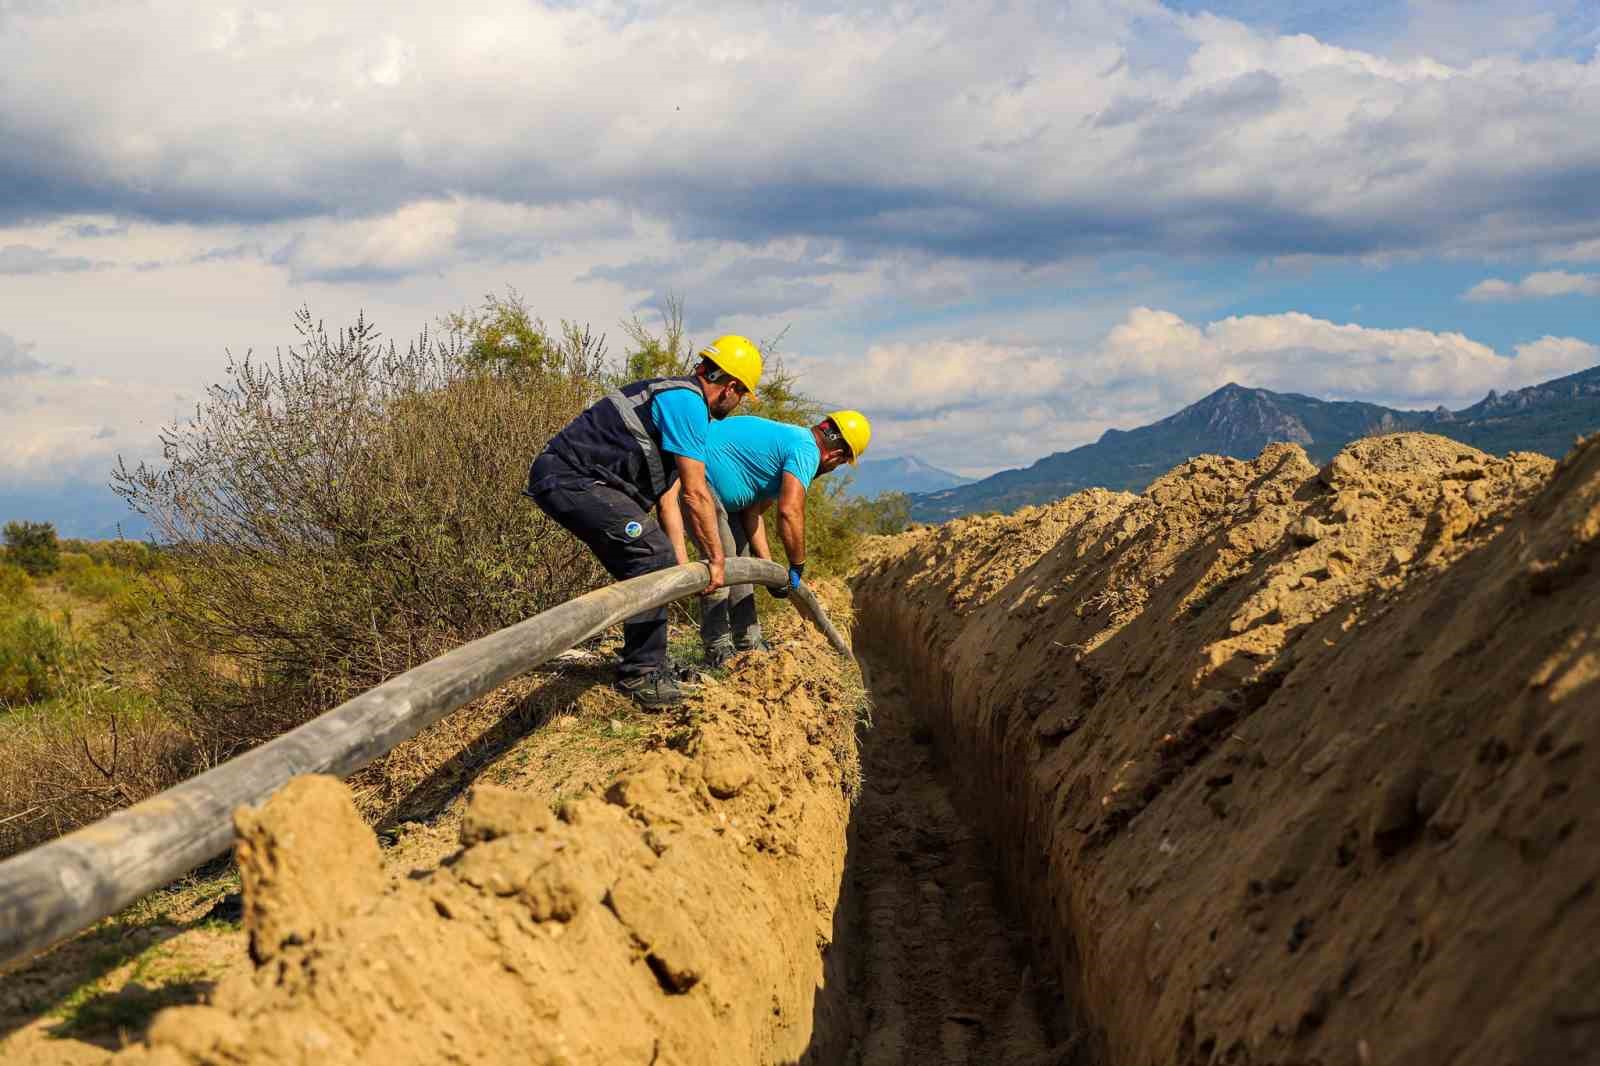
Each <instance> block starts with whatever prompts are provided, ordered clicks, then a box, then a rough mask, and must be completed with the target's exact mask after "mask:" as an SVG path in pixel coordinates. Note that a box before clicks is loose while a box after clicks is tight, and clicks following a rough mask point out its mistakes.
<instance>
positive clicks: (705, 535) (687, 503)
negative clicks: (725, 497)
mask: <svg viewBox="0 0 1600 1066" xmlns="http://www.w3.org/2000/svg"><path fill="white" fill-rule="evenodd" d="M675 458H676V460H677V463H678V481H679V482H680V483H681V484H682V497H683V499H682V506H683V507H685V508H687V509H688V512H689V513H688V516H687V523H688V526H689V532H691V533H693V534H694V539H695V541H696V543H698V544H699V545H700V548H701V550H702V551H704V552H705V553H706V565H707V566H708V567H710V569H711V583H710V584H709V585H707V586H706V589H705V590H706V592H708V593H710V592H715V591H717V589H719V588H721V587H722V586H723V583H724V582H725V580H726V577H727V574H726V571H725V569H724V561H725V557H724V556H723V553H722V536H721V534H719V533H718V532H717V504H716V500H715V499H714V498H713V497H712V495H711V486H710V485H709V484H707V483H706V464H704V463H702V462H700V460H698V459H690V458H687V457H686V456H682V455H679V456H675Z"/></svg>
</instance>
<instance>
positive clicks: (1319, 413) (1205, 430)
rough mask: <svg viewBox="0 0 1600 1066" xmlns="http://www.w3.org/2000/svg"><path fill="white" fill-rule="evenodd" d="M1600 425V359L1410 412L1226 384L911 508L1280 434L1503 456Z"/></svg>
mask: <svg viewBox="0 0 1600 1066" xmlns="http://www.w3.org/2000/svg"><path fill="white" fill-rule="evenodd" d="M1596 429H1600V366H1597V367H1591V368H1589V369H1588V370H1582V371H1579V372H1578V373H1576V374H1570V375H1568V376H1566V377H1562V378H1557V379H1555V380H1554V381H1547V382H1545V383H1543V384H1541V385H1533V386H1530V387H1528V388H1525V389H1517V390H1515V391H1512V392H1506V393H1498V392H1493V391H1491V392H1490V393H1489V395H1487V396H1485V397H1484V398H1483V399H1482V400H1480V401H1479V402H1478V403H1475V404H1473V405H1472V406H1471V407H1467V408H1464V409H1462V410H1460V411H1451V410H1448V409H1446V408H1444V407H1438V408H1435V409H1434V410H1432V411H1405V410H1399V409H1396V408H1392V407H1383V406H1380V405H1378V404H1371V403H1353V402H1348V401H1336V400H1319V399H1316V398H1315V397H1311V396H1301V395H1298V394H1295V393H1282V392H1271V391H1269V390H1267V389H1250V388H1245V387H1244V386H1242V385H1233V384H1229V385H1224V386H1223V387H1222V388H1220V389H1218V390H1217V391H1216V392H1213V393H1212V394H1211V395H1209V396H1207V397H1206V398H1205V399H1203V400H1200V401H1199V402H1197V403H1194V404H1191V405H1190V406H1188V407H1185V408H1184V409H1183V410H1181V411H1179V412H1178V413H1177V414H1174V415H1171V416H1169V417H1167V418H1163V419H1162V420H1161V421H1159V422H1154V423H1152V424H1150V425H1148V426H1140V427H1139V428H1138V429H1130V430H1119V429H1108V430H1106V431H1105V433H1104V434H1103V435H1102V436H1101V437H1100V439H1099V440H1098V441H1096V442H1095V443H1093V444H1085V445H1083V446H1082V447H1079V448H1074V449H1072V450H1071V451H1066V452H1056V453H1055V454H1053V455H1047V456H1045V457H1044V458H1043V459H1040V460H1039V461H1038V462H1036V463H1034V464H1033V465H1032V466H1030V467H1027V468H1026V469H1023V470H1002V471H1000V472H999V473H997V474H992V475H990V476H989V477H986V478H983V479H981V480H978V481H974V482H971V483H970V484H966V485H960V486H956V487H953V488H948V489H942V490H939V491H933V492H923V493H918V494H916V495H913V496H912V498H911V516H912V518H914V519H916V520H918V521H922V522H943V521H945V520H946V519H949V518H955V517H957V516H959V515H964V514H973V513H976V512H980V511H1013V510H1016V509H1017V508H1018V507H1022V506H1024V505H1026V504H1032V503H1046V502H1048V501H1050V500H1057V499H1060V498H1061V497H1063V496H1067V495H1070V494H1071V493H1074V492H1078V491H1080V490H1082V489H1087V488H1097V487H1098V488H1108V489H1123V490H1126V491H1130V492H1142V491H1143V490H1144V489H1145V487H1146V486H1148V485H1149V484H1150V482H1151V481H1153V480H1155V479H1156V478H1157V477H1159V476H1161V475H1162V474H1164V473H1166V472H1167V471H1168V470H1170V469H1172V468H1173V467H1174V466H1177V465H1178V464H1179V463H1182V462H1184V461H1186V460H1188V459H1190V458H1192V457H1194V456H1196V455H1205V454H1211V455H1231V456H1235V457H1237V458H1253V457H1254V456H1256V455H1257V454H1259V453H1260V451H1261V449H1262V448H1263V447H1265V446H1266V445H1268V444H1270V443H1272V442H1273V441H1293V442H1294V443H1296V444H1300V445H1302V446H1303V447H1304V448H1305V450H1306V452H1307V454H1308V455H1310V456H1311V459H1312V461H1313V462H1317V463H1322V462H1326V461H1327V460H1329V459H1331V458H1333V456H1334V455H1335V454H1337V453H1338V451H1339V449H1341V448H1343V447H1344V446H1345V445H1346V444H1348V443H1350V442H1351V441H1353V440H1355V439H1356V438H1358V437H1364V436H1370V435H1372V434H1376V433H1395V432H1399V431H1401V430H1421V431H1423V432H1427V433H1437V434H1439V435H1440V436H1444V437H1450V438H1452V439H1454V440H1458V441H1461V442H1462V443H1464V444H1470V445H1472V446H1473V447H1475V448H1480V449H1482V450H1483V451H1486V452H1490V453H1493V454H1496V455H1504V454H1505V453H1507V452H1512V451H1529V452H1541V453H1543V454H1545V455H1548V456H1551V457H1552V458H1560V457H1561V456H1563V455H1565V454H1566V453H1567V452H1568V450H1570V449H1571V447H1572V443H1573V440H1574V439H1575V438H1576V437H1578V436H1579V435H1581V434H1585V433H1593V432H1594V431H1595V430H1596Z"/></svg>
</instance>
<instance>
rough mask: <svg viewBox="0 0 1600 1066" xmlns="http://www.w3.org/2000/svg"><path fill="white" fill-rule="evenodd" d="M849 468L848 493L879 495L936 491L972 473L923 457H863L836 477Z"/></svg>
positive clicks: (961, 482)
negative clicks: (955, 471)
mask: <svg viewBox="0 0 1600 1066" xmlns="http://www.w3.org/2000/svg"><path fill="white" fill-rule="evenodd" d="M846 472H848V474H849V477H850V481H849V484H848V486H847V487H846V488H845V494H846V495H848V496H869V497H870V496H879V495H882V494H883V493H885V492H937V491H938V490H940V489H949V488H955V487H956V486H958V485H967V484H970V483H971V482H972V480H973V479H972V478H970V477H962V476H961V475H960V474H952V473H950V471H948V470H940V469H939V468H938V467H936V466H929V465H928V464H927V463H925V462H923V461H922V460H921V459H917V458H914V457H912V456H909V455H908V456H905V457H903V458H899V459H863V460H861V462H859V463H857V464H856V465H855V466H853V467H842V468H840V470H839V472H838V473H837V474H835V475H833V476H834V477H841V476H843V475H845V474H846Z"/></svg>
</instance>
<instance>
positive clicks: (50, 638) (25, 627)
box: [0, 610, 68, 707]
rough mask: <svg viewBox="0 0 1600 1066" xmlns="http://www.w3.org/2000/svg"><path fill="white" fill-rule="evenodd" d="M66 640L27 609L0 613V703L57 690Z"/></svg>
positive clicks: (36, 698)
mask: <svg viewBox="0 0 1600 1066" xmlns="http://www.w3.org/2000/svg"><path fill="white" fill-rule="evenodd" d="M67 648H68V646H67V642H66V641H65V640H64V639H63V638H62V636H61V633H60V631H59V630H57V629H56V627H55V626H54V625H52V624H51V623H50V621H49V620H48V619H46V618H43V617H41V616H40V615H39V614H38V613H37V612H35V611H31V610H16V611H11V612H9V613H5V614H0V706H4V707H12V706H16V705H18V704H24V703H35V702H37V701H40V700H46V699H49V698H51V697H52V696H55V695H56V694H57V693H58V692H60V691H61V688H62V683H63V680H64V676H63V675H64V671H65V668H66V662H67Z"/></svg>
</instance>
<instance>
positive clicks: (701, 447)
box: [650, 389, 711, 463]
mask: <svg viewBox="0 0 1600 1066" xmlns="http://www.w3.org/2000/svg"><path fill="white" fill-rule="evenodd" d="M650 415H651V417H652V418H654V419H655V420H656V429H657V430H659V431H660V433H661V450H662V451H664V452H671V453H672V454H673V455H681V456H683V457H684V458H685V459H694V460H697V461H699V462H702V463H703V462H705V461H706V428H707V427H708V426H709V425H710V424H711V415H710V413H709V412H708V411H707V409H706V400H705V397H704V396H702V395H700V390H699V389H668V390H667V391H666V392H663V393H660V394H659V395H657V396H656V398H655V399H654V400H652V401H651V407H650Z"/></svg>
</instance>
